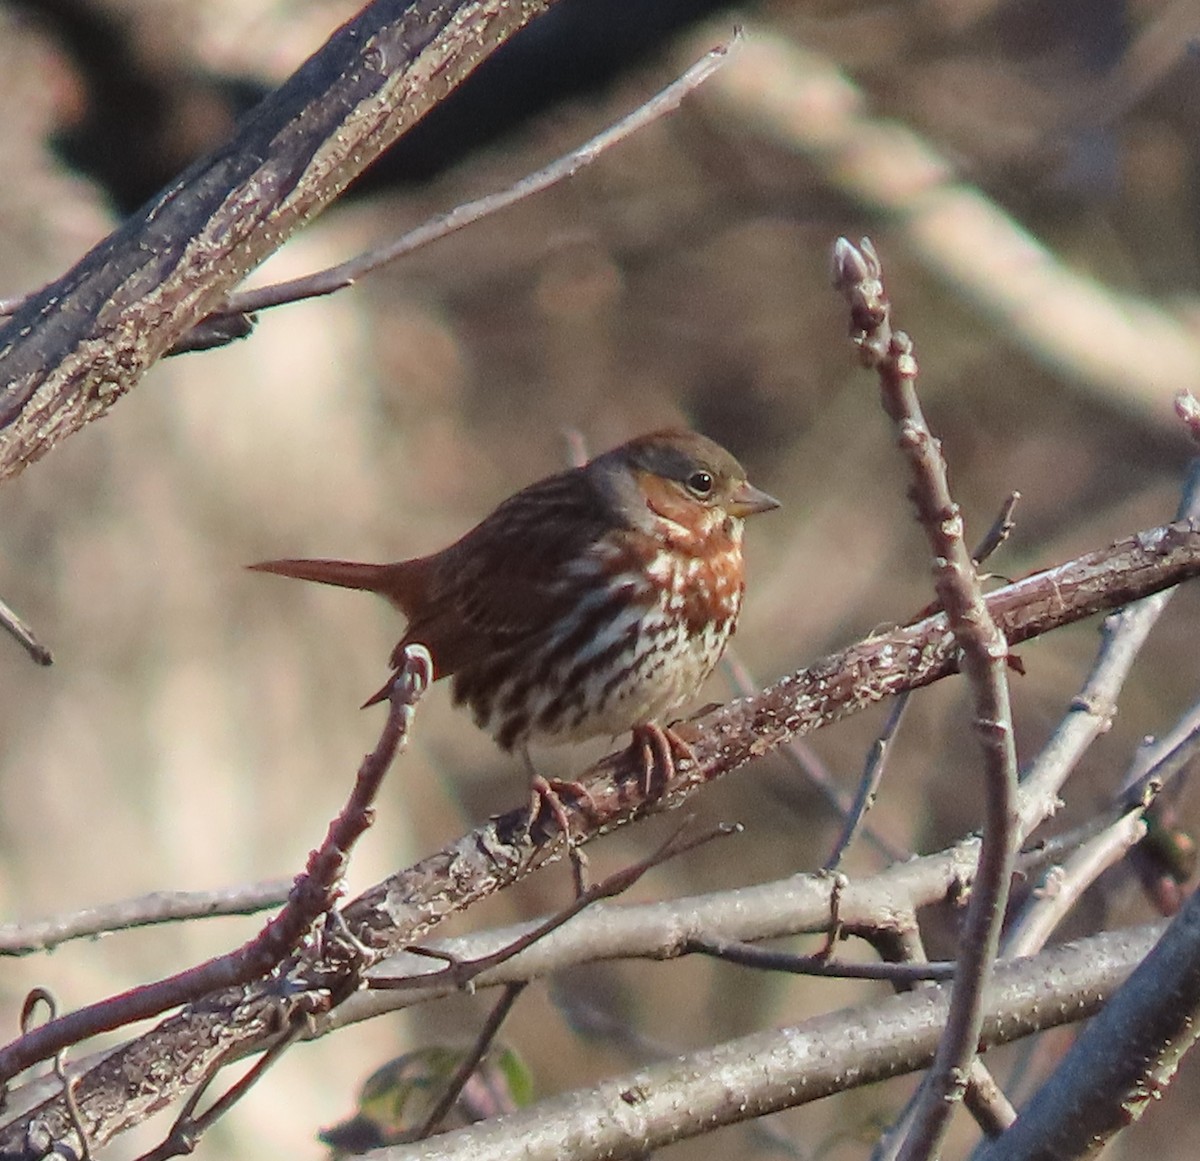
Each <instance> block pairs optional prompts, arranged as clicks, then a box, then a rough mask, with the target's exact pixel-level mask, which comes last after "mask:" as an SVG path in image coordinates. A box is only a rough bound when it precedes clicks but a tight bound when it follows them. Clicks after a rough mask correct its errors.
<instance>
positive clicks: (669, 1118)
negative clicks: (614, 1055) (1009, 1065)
mask: <svg viewBox="0 0 1200 1161" xmlns="http://www.w3.org/2000/svg"><path fill="white" fill-rule="evenodd" d="M1161 930H1162V927H1161V925H1153V926H1149V927H1144V928H1134V929H1132V930H1129V931H1122V932H1116V933H1111V932H1110V933H1106V934H1104V935H1098V936H1093V937H1092V938H1090V939H1085V940H1080V941H1079V942H1077V943H1073V944H1065V945H1063V946H1062V947H1059V948H1055V949H1054V950H1053V951H1050V952H1046V953H1044V954H1042V955H1040V956H1038V957H1036V958H1034V959H1028V960H1019V961H1017V962H1015V963H1012V964H1005V965H1001V967H1000V968H999V969H998V970H997V972H996V975H995V978H994V980H993V986H992V988H991V989H990V991H989V994H988V1003H987V1009H986V1018H985V1021H984V1028H983V1042H984V1043H985V1044H988V1045H996V1044H1001V1043H1008V1042H1010V1041H1012V1040H1015V1039H1018V1038H1020V1037H1022V1036H1026V1035H1029V1034H1030V1033H1032V1032H1035V1031H1040V1030H1042V1029H1045V1028H1049V1027H1054V1026H1059V1025H1061V1024H1064V1023H1069V1022H1071V1021H1074V1020H1081V1019H1084V1018H1085V1017H1086V1016H1088V1015H1089V1014H1090V1013H1093V1012H1095V1011H1097V1010H1099V1008H1100V1006H1101V1004H1103V1003H1104V1001H1105V999H1106V998H1107V995H1108V994H1109V993H1108V992H1107V989H1108V988H1111V987H1114V986H1116V985H1117V984H1118V983H1119V982H1120V981H1121V980H1123V979H1125V978H1126V977H1127V976H1128V974H1129V973H1130V972H1131V971H1132V970H1133V969H1134V967H1135V966H1136V964H1137V962H1138V960H1139V959H1140V958H1141V957H1142V956H1143V955H1145V954H1146V952H1147V950H1148V949H1149V948H1150V946H1151V945H1152V943H1153V941H1154V938H1155V936H1156V934H1158V933H1159V932H1161ZM1198 962H1200V961H1198ZM946 1014H947V995H946V989H945V988H940V987H938V988H929V989H922V990H921V991H918V992H908V993H905V994H903V995H897V996H890V997H888V998H887V999H885V1000H882V1001H880V1002H878V1003H875V1004H866V1005H863V1006H862V1007H859V1008H855V1009H853V1010H851V1011H843V1012H834V1013H831V1014H829V1015H824V1016H818V1017H815V1018H814V1019H811V1020H806V1021H804V1022H803V1023H801V1024H798V1025H795V1026H793V1027H790V1028H782V1029H777V1030H774V1031H771V1032H760V1033H756V1034H754V1035H752V1036H746V1037H743V1038H741V1039H738V1040H732V1041H729V1042H727V1043H725V1044H721V1045H718V1046H717V1047H715V1048H709V1049H704V1050H702V1051H699V1052H694V1053H690V1054H688V1055H684V1056H679V1057H676V1058H674V1059H673V1060H671V1061H669V1062H666V1063H662V1064H654V1065H650V1066H648V1067H646V1068H642V1069H639V1070H638V1071H636V1072H634V1073H630V1074H627V1075H625V1076H620V1077H615V1078H613V1079H611V1080H607V1081H604V1082H603V1083H601V1084H599V1085H597V1086H595V1087H594V1088H592V1089H589V1090H585V1091H580V1092H573V1093H565V1094H563V1095H561V1096H557V1097H551V1098H550V1099H548V1100H544V1101H539V1102H538V1103H537V1104H534V1105H530V1106H528V1107H526V1108H524V1109H520V1110H518V1111H517V1112H515V1113H512V1114H510V1115H508V1116H506V1117H503V1118H501V1119H499V1120H493V1121H485V1122H482V1123H480V1124H478V1125H473V1126H470V1127H468V1128H466V1129H459V1130H456V1131H455V1132H453V1133H447V1134H445V1135H443V1136H441V1137H437V1138H434V1139H432V1140H429V1141H424V1142H422V1143H421V1144H420V1145H414V1146H408V1145H404V1146H395V1147H392V1148H390V1149H388V1150H387V1151H386V1152H381V1153H377V1154H373V1156H375V1157H378V1158H379V1159H380V1161H417V1159H418V1158H420V1161H508V1159H509V1158H512V1157H516V1156H520V1157H521V1158H522V1161H562V1158H563V1156H564V1142H569V1143H570V1148H569V1153H570V1157H571V1161H602V1159H603V1161H607V1159H609V1158H616V1157H634V1156H644V1154H645V1152H646V1151H648V1150H653V1149H656V1148H658V1147H660V1146H663V1145H667V1144H672V1143H674V1142H676V1141H679V1140H681V1139H683V1138H687V1137H694V1136H698V1135H700V1134H702V1133H707V1132H711V1131H712V1130H713V1129H714V1128H717V1127H719V1126H721V1125H728V1124H734V1123H737V1122H740V1121H745V1120H748V1119H749V1118H751V1117H758V1116H763V1115H765V1114H767V1113H773V1112H778V1111H779V1110H781V1109H785V1108H794V1107H796V1106H798V1105H802V1104H807V1103H809V1102H810V1101H814V1100H819V1099H820V1098H822V1097H826V1096H830V1095H831V1094H833V1093H836V1092H845V1091H846V1090H847V1089H851V1088H857V1087H859V1086H862V1085H867V1084H875V1083H877V1082H878V1081H881V1080H886V1079H888V1078H890V1077H893V1076H899V1075H901V1074H903V1073H907V1072H911V1071H913V1070H915V1069H919V1068H923V1067H925V1066H926V1065H927V1064H928V1063H929V1061H930V1060H931V1059H932V1057H933V1053H934V1049H935V1048H936V1045H937V1041H938V1036H939V1033H940V1030H941V1028H942V1026H943V1024H944V1022H945V1020H946ZM1113 1043H1114V1044H1117V1043H1119V1042H1117V1041H1114V1042H1113Z"/></svg>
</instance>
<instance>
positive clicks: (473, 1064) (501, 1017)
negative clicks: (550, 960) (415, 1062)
mask: <svg viewBox="0 0 1200 1161" xmlns="http://www.w3.org/2000/svg"><path fill="white" fill-rule="evenodd" d="M528 986H529V985H528V984H527V983H525V982H521V983H516V984H506V985H505V987H504V991H503V992H501V993H500V999H498V1000H497V1001H496V1003H495V1004H493V1005H492V1010H491V1011H490V1012H489V1013H488V1018H487V1020H485V1021H484V1025H483V1027H482V1028H481V1029H480V1030H479V1035H478V1036H477V1037H476V1038H475V1043H474V1044H472V1045H471V1048H470V1050H469V1051H468V1052H467V1053H466V1054H465V1055H464V1056H463V1058H462V1061H461V1062H460V1063H459V1066H458V1068H456V1069H455V1070H454V1075H453V1076H452V1077H451V1078H450V1080H449V1082H448V1083H447V1085H446V1091H445V1092H444V1093H442V1095H441V1097H440V1098H439V1100H438V1102H437V1104H436V1105H434V1106H433V1108H432V1109H430V1111H429V1116H427V1117H426V1118H425V1120H424V1121H423V1122H422V1124H421V1127H420V1128H419V1129H418V1130H417V1132H416V1134H415V1135H414V1138H413V1139H414V1140H417V1141H423V1140H424V1139H425V1138H426V1137H429V1136H432V1135H433V1134H434V1133H435V1132H436V1131H437V1129H438V1126H439V1125H440V1124H441V1123H442V1121H443V1120H444V1119H445V1116H446V1114H447V1113H448V1112H449V1111H450V1110H451V1109H452V1108H453V1107H454V1102H455V1101H457V1100H458V1098H459V1097H460V1096H461V1095H462V1090H463V1089H464V1088H466V1086H467V1081H469V1080H470V1079H471V1077H472V1076H473V1075H474V1073H475V1070H476V1069H477V1068H478V1067H479V1065H480V1064H481V1063H482V1061H483V1058H484V1057H485V1056H486V1055H487V1053H488V1050H489V1049H490V1048H491V1047H492V1043H493V1042H494V1041H495V1039H496V1037H497V1036H498V1035H499V1033H500V1028H501V1025H503V1023H504V1021H505V1020H507V1019H508V1014H509V1012H511V1011H512V1010H513V1005H514V1004H515V1003H516V1002H517V1000H519V999H520V998H521V993H522V992H523V991H524V990H525V989H526V988H527V987H528Z"/></svg>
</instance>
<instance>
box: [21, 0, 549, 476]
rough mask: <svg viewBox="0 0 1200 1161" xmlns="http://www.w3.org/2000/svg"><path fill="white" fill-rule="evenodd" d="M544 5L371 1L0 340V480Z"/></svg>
mask: <svg viewBox="0 0 1200 1161" xmlns="http://www.w3.org/2000/svg"><path fill="white" fill-rule="evenodd" d="M552 2H553V0H519V2H515V0H454V2H447V0H415V2H409V0H375V2H374V3H372V4H370V5H368V6H367V7H366V8H364V9H363V11H362V12H361V13H360V14H359V15H358V16H357V17H355V19H354V20H352V21H350V22H349V23H348V24H346V25H345V26H344V27H342V28H341V29H340V30H339V31H338V32H337V33H336V34H335V35H334V36H333V37H332V38H331V39H330V40H329V41H328V42H327V43H326V44H325V45H324V47H323V48H321V49H320V51H318V52H317V53H316V54H315V55H314V56H312V57H311V58H310V59H309V60H308V61H307V62H306V63H305V64H304V65H302V66H301V68H300V69H299V70H298V71H297V72H296V73H295V74H293V76H292V77H291V78H290V79H289V80H288V81H287V82H285V83H284V84H283V85H282V86H281V87H280V88H279V89H277V90H276V91H275V92H274V93H272V94H271V95H270V96H269V97H267V98H266V100H264V101H263V102H262V104H260V105H259V106H258V107H257V108H256V109H255V110H254V111H253V113H251V114H250V115H249V116H248V117H247V118H245V120H244V121H243V122H242V123H241V126H240V128H239V131H238V133H237V135H236V136H235V137H234V139H233V140H232V141H230V142H229V143H228V144H227V145H226V146H224V147H223V148H221V149H219V150H217V151H216V152H215V153H213V154H211V155H210V156H209V157H206V158H204V159H203V160H201V161H199V162H197V163H196V164H195V165H193V166H192V167H191V168H190V169H189V170H187V171H186V172H185V173H184V174H183V175H182V176H181V177H180V178H179V180H178V181H176V182H175V183H173V184H172V185H171V186H169V187H168V188H167V189H165V190H164V191H163V192H162V193H161V194H159V196H158V197H157V198H155V199H154V201H152V202H151V203H149V204H148V205H147V206H145V207H144V208H143V209H142V210H140V211H139V212H138V213H136V214H135V215H133V217H131V218H130V219H129V220H128V221H127V222H125V224H124V225H123V226H121V228H120V229H118V230H117V231H116V232H115V233H114V234H112V235H110V236H109V237H108V238H107V239H106V240H105V241H103V242H101V243H100V245H98V246H97V247H96V248H95V249H93V250H92V251H91V252H90V253H89V254H88V255H87V256H86V257H85V258H83V260H82V261H81V262H79V263H78V265H76V266H75V268H74V269H73V270H70V271H69V272H68V273H67V274H65V275H64V276H63V277H62V278H60V279H59V280H58V281H57V282H54V283H52V284H51V285H50V286H47V287H45V288H44V289H43V290H41V291H39V292H38V293H37V294H35V295H32V296H31V297H30V298H29V299H27V300H26V301H25V302H24V303H22V305H21V306H20V308H19V309H18V310H17V312H16V313H15V314H14V315H13V317H12V318H11V319H10V320H9V321H8V324H7V325H6V326H5V327H4V328H3V329H0V384H2V385H3V386H2V387H0V478H4V477H6V476H11V475H15V474H16V473H17V472H19V471H20V470H21V469H22V468H23V467H24V466H25V465H26V464H28V463H30V462H32V461H33V460H35V459H38V458H39V457H40V456H42V455H44V454H45V453H46V452H47V451H48V450H49V449H50V448H51V447H53V446H54V444H55V443H57V442H58V441H59V440H60V439H62V438H64V437H65V436H67V435H69V434H71V433H72V432H74V431H76V430H78V429H79V428H80V427H82V426H83V425H84V424H85V423H87V422H89V421H90V420H92V419H95V418H97V417H98V416H100V415H103V414H104V413H105V412H106V411H107V410H108V409H109V407H111V406H112V404H113V403H114V402H115V401H116V400H117V399H118V398H120V396H122V395H123V394H125V393H126V392H127V391H129V390H130V389H131V388H132V387H133V386H134V385H135V384H136V383H137V382H138V380H139V379H140V378H141V377H142V375H143V374H145V372H146V370H147V369H148V368H149V367H150V366H151V365H152V364H153V363H154V362H155V361H156V360H157V359H158V358H160V357H161V356H162V354H163V353H164V352H165V351H166V350H168V349H169V348H170V347H171V346H172V345H173V344H174V343H175V342H176V340H177V339H179V338H180V337H181V336H182V335H183V334H185V333H186V332H187V331H188V329H189V328H190V327H191V326H192V324H193V323H195V322H196V321H197V320H198V319H199V318H201V317H203V316H204V315H205V314H206V313H208V312H209V311H210V310H212V309H213V308H214V307H216V306H217V305H218V304H219V303H220V302H221V301H222V299H223V298H224V296H225V294H226V292H227V291H229V290H231V289H232V288H233V287H234V286H236V285H237V284H238V283H239V282H240V281H241V280H242V278H243V277H245V275H246V273H247V272H248V271H250V270H252V269H253V268H254V267H255V266H257V265H258V264H259V263H260V262H261V261H262V260H263V259H264V258H266V257H267V256H268V255H269V254H271V253H272V252H274V251H275V250H276V249H278V248H279V247H280V246H281V245H282V244H283V243H284V242H285V241H286V240H287V239H288V237H289V236H290V235H291V234H293V233H294V232H295V231H296V230H297V229H299V227H300V226H302V225H303V224H304V223H305V222H306V221H308V220H309V219H310V218H312V217H314V216H315V215H316V214H318V213H320V211H321V210H322V209H324V207H325V206H326V205H328V204H329V203H330V202H331V201H333V200H334V198H336V197H337V196H338V194H339V193H340V192H341V191H342V190H343V189H344V188H345V186H346V185H347V184H348V183H349V182H350V181H351V180H352V179H353V178H354V177H356V176H357V175H358V174H359V173H361V172H362V171H363V170H364V169H365V168H366V167H367V166H368V165H369V164H370V163H371V162H372V161H373V160H374V159H375V158H376V157H377V156H378V155H379V154H380V153H381V152H382V151H383V150H384V149H386V148H387V147H388V146H389V145H390V144H392V142H393V141H395V140H396V138H398V137H399V136H400V135H401V134H402V133H403V132H404V131H405V130H406V129H407V128H409V127H410V126H411V125H413V124H414V123H415V122H416V121H418V120H419V119H420V118H421V117H422V116H423V115H424V114H425V113H426V112H428V110H429V109H430V108H432V107H433V106H434V105H435V104H436V103H437V102H438V101H439V100H440V99H441V98H442V97H443V96H445V94H446V93H447V92H449V91H450V90H451V89H452V88H454V86H455V85H457V84H458V83H459V81H461V80H462V79H463V78H464V77H465V76H466V75H467V74H468V73H469V72H470V71H471V70H472V69H473V68H474V67H475V66H476V65H478V64H479V62H480V61H481V60H483V59H484V58H485V57H486V56H487V55H488V54H489V53H490V52H491V51H492V50H493V49H494V48H496V47H497V46H498V45H499V44H500V43H501V42H502V41H503V40H505V39H506V38H507V37H508V36H510V35H511V34H512V33H513V32H515V31H516V30H517V29H518V28H520V27H521V26H522V25H523V24H525V23H526V22H527V21H528V20H530V19H531V18H532V17H533V16H535V15H536V14H537V13H539V12H541V11H543V10H544V9H546V8H548V7H549V5H550V4H551V3H552Z"/></svg>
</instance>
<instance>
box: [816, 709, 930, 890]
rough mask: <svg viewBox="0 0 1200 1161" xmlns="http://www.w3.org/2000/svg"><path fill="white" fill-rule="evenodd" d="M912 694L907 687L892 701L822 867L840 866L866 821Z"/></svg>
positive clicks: (829, 869)
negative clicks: (840, 831) (906, 689)
mask: <svg viewBox="0 0 1200 1161" xmlns="http://www.w3.org/2000/svg"><path fill="white" fill-rule="evenodd" d="M911 696H912V691H911V690H908V691H906V692H905V693H902V694H900V695H899V696H898V697H897V698H896V699H895V701H893V702H892V708H891V709H890V710H889V711H888V716H887V721H886V722H884V725H883V729H882V730H881V731H880V733H879V736H878V737H877V738H876V739H875V741H874V742H872V743H871V749H870V750H869V752H868V753H867V761H866V764H865V766H864V767H863V773H862V777H861V778H860V779H859V781H858V793H857V794H856V795H855V798H854V802H853V803H852V804H851V807H850V809H849V811H847V813H846V819H845V822H844V823H843V825H842V833H841V834H839V835H838V838H837V842H836V843H834V844H833V850H832V852H831V853H830V855H829V858H827V859H826V860H825V865H824V867H823V868H822V869H823V870H826V871H836V870H837V868H838V867H839V866H841V863H842V859H843V858H844V857H845V854H846V852H847V851H848V850H849V849H850V844H851V843H852V842H854V840H855V838H857V837H858V834H859V831H860V830H861V829H862V827H863V826H864V825H865V823H866V817H867V811H869V810H870V809H871V807H872V805H874V802H875V795H876V794H877V793H878V791H879V783H880V780H881V779H882V778H883V768H884V766H885V765H886V764H887V756H888V754H889V753H891V743H892V740H893V739H894V738H895V736H896V731H897V730H898V729H899V728H900V723H901V721H902V720H903V719H904V711H905V710H906V709H907V708H908V700H909V698H910V697H911Z"/></svg>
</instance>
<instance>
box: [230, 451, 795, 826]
mask: <svg viewBox="0 0 1200 1161" xmlns="http://www.w3.org/2000/svg"><path fill="white" fill-rule="evenodd" d="M777 507H779V501H778V500H776V499H774V498H773V497H771V496H769V495H768V494H767V493H766V492H763V491H761V490H760V489H758V488H756V487H754V486H753V485H752V484H750V482H749V481H748V480H747V478H746V472H745V470H744V469H743V468H742V466H741V464H739V463H738V461H737V460H736V459H735V458H734V457H733V456H732V455H731V454H730V453H729V452H728V451H726V450H725V449H724V448H723V447H721V446H720V445H719V444H717V443H715V442H713V441H712V440H711V439H708V438H707V437H705V436H703V435H700V434H699V433H697V432H694V431H691V430H687V429H683V428H671V429H666V430H661V431H654V432H650V433H649V434H646V435H641V436H638V437H637V438H635V439H631V440H629V441H628V442H627V443H623V444H621V445H620V446H619V447H615V448H613V449H612V450H611V451H606V452H604V453H603V454H601V455H597V456H595V457H594V458H593V459H591V460H589V461H588V462H587V463H585V464H582V465H581V466H579V467H574V468H570V469H568V470H566V471H561V472H558V473H556V474H554V475H551V476H548V477H546V478H545V479H542V480H538V481H537V482H536V483H533V484H530V485H529V486H528V487H526V488H523V489H522V490H521V491H519V492H516V493H515V494H514V495H512V496H510V497H509V498H508V499H507V500H505V501H504V502H503V503H501V504H500V505H499V507H497V508H496V509H495V510H494V511H493V512H492V513H491V514H490V515H488V516H486V517H484V519H483V520H481V521H480V522H479V523H478V524H477V525H476V526H475V527H474V528H472V529H471V530H470V531H469V532H467V533H466V534H465V535H464V536H462V537H461V538H460V539H459V540H457V541H455V542H454V543H453V544H451V545H450V546H449V547H447V548H444V549H442V550H441V551H440V552H435V553H432V554H431V555H429V556H420V557H416V558H414V559H411V560H401V561H395V562H392V563H389V564H364V563H359V562H355V561H345V560H297V559H293V560H266V561H261V562H259V563H258V564H253V565H250V566H249V567H250V568H251V569H254V570H257V571H259V572H267V573H275V574H278V575H280V576H285V577H293V578H296V579H299V580H307V581H316V582H319V583H321V584H328V585H338V586H341V587H343V588H349V589H362V590H367V591H369V592H373V593H377V594H379V595H380V596H382V597H384V598H386V599H387V600H388V601H389V602H390V603H391V604H392V605H393V606H395V607H396V608H397V609H398V610H399V611H400V612H401V613H402V614H404V616H405V617H406V618H407V622H408V623H407V627H406V629H405V631H404V636H403V637H402V638H401V639H400V642H399V644H398V645H397V646H396V648H395V650H394V651H393V652H392V655H391V662H390V663H391V666H392V668H393V670H394V671H398V669H399V667H400V666H401V665H402V664H403V662H404V655H405V654H404V651H405V649H406V647H407V646H409V645H411V644H415V643H420V644H422V645H424V646H425V647H426V648H427V649H428V650H429V652H430V655H431V656H432V659H433V676H434V680H435V681H436V680H438V679H440V678H443V677H448V678H451V685H452V698H453V701H454V703H455V704H456V705H464V706H466V707H467V708H468V709H469V710H470V711H471V714H472V715H473V717H474V720H475V722H476V724H477V725H478V726H479V727H480V728H481V729H483V730H485V731H486V732H488V733H490V734H491V735H492V736H493V737H494V739H495V741H496V743H497V744H498V745H499V747H500V748H501V749H502V750H504V751H506V752H510V753H512V752H519V753H520V754H521V756H522V757H523V758H524V760H525V764H526V767H527V769H528V771H529V777H530V787H531V802H530V825H532V823H533V820H534V819H535V818H536V817H537V814H538V812H539V810H540V805H541V803H542V802H544V803H545V804H546V805H547V806H548V807H549V808H550V810H551V812H552V813H553V814H554V817H555V819H556V820H557V822H558V825H559V827H560V828H561V829H562V831H563V833H564V836H565V837H566V839H567V842H568V845H569V844H570V827H569V824H568V822H567V819H566V815H565V811H564V809H563V804H562V801H561V797H560V792H569V793H571V794H574V795H577V796H578V795H582V796H583V797H584V798H586V799H588V800H589V801H590V796H589V795H588V794H587V792H586V790H584V789H583V788H582V787H580V786H579V784H578V783H574V782H571V783H564V782H558V781H551V780H547V779H545V778H543V777H541V776H540V775H539V774H538V773H537V772H536V770H535V769H534V766H533V763H532V760H531V758H530V755H529V746H530V745H531V744H539V745H540V744H547V745H557V744H563V743H571V742H578V741H583V740H586V739H589V738H594V737H599V736H608V737H612V738H615V737H617V736H619V735H620V734H622V733H624V732H625V731H627V730H628V731H631V732H632V741H631V748H632V750H633V752H634V753H635V755H636V757H637V758H638V760H639V761H640V765H641V770H642V775H643V783H644V789H645V791H646V793H647V794H649V793H650V792H651V791H652V789H653V785H654V783H655V781H658V782H659V783H660V784H661V785H664V786H665V784H666V782H667V781H668V780H669V779H670V777H671V776H672V775H673V773H674V770H675V766H676V759H679V758H691V759H693V760H694V757H695V755H694V754H693V753H692V751H691V748H690V746H688V744H687V743H686V742H684V741H683V739H681V738H679V737H678V735H676V734H675V732H674V731H673V730H672V729H671V728H670V725H669V722H668V718H669V715H670V714H671V713H672V712H674V711H676V710H678V709H679V708H680V707H681V706H683V705H684V704H685V703H686V702H688V701H689V700H691V699H692V698H693V697H694V696H695V694H696V693H697V691H698V690H699V688H700V686H701V685H702V684H703V682H704V680H705V678H707V677H708V675H709V674H710V673H711V672H712V669H713V667H714V666H715V665H716V664H717V662H718V660H719V659H720V657H721V654H722V653H723V652H724V649H725V646H726V644H727V643H728V641H729V638H730V636H731V635H732V634H733V632H734V629H735V627H736V625H737V620H738V614H739V613H740V611H741V606H742V596H743V593H744V591H745V578H744V570H743V561H742V536H743V530H744V522H745V520H746V518H747V517H749V516H753V515H756V514H758V513H761V512H767V511H770V510H771V509H773V508H777ZM394 676H395V673H393V679H394ZM390 689H391V680H389V681H388V683H387V684H385V685H384V686H383V688H381V689H380V690H379V691H378V692H376V693H375V694H374V695H373V696H371V697H370V698H368V699H367V701H366V702H365V703H364V708H365V707H366V706H369V705H374V704H376V703H378V702H381V701H385V700H387V698H388V696H389V693H390ZM539 800H540V801H539Z"/></svg>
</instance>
